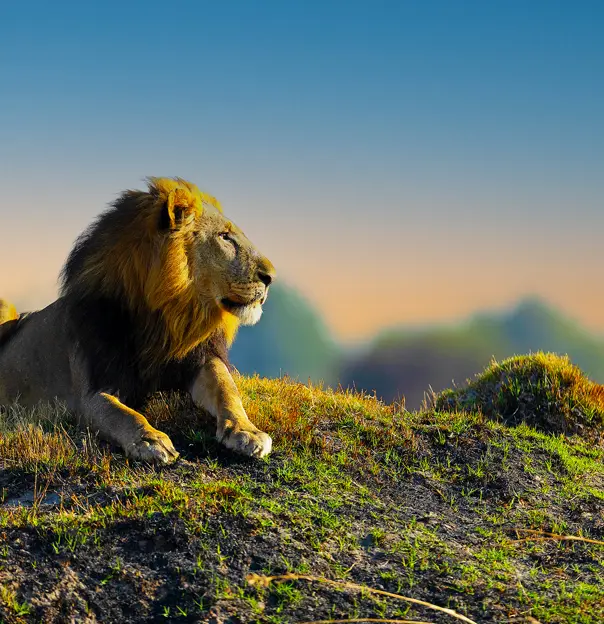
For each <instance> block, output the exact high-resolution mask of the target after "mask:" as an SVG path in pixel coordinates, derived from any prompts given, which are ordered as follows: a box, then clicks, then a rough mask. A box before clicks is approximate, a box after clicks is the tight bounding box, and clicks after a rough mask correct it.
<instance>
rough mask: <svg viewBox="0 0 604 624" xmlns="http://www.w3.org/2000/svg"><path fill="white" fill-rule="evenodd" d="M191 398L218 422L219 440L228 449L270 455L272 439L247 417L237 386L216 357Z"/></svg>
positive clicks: (195, 386)
mask: <svg viewBox="0 0 604 624" xmlns="http://www.w3.org/2000/svg"><path fill="white" fill-rule="evenodd" d="M191 396H192V397H193V401H194V402H195V404H196V405H198V406H199V407H202V408H204V409H205V410H207V411H208V412H210V414H212V415H213V416H214V417H215V418H216V438H217V439H218V440H219V441H220V442H222V444H224V445H225V446H226V447H227V448H229V449H232V450H233V451H237V452H238V453H243V454H244V455H249V456H252V457H263V456H264V455H268V454H269V453H270V452H271V448H272V444H273V443H272V440H271V438H270V436H269V435H268V434H266V433H264V432H263V431H260V430H259V429H258V428H257V427H256V426H255V425H254V424H253V423H252V422H251V421H250V419H249V418H248V417H247V414H246V413H245V410H244V409H243V404H242V402H241V397H240V396H239V391H238V390H237V386H236V385H235V382H234V381H233V378H232V377H231V374H230V373H229V371H228V369H227V367H226V365H225V364H224V362H222V361H221V360H220V359H218V358H216V357H213V358H210V359H209V360H208V361H207V362H206V363H205V364H204V366H203V368H202V369H201V371H200V372H199V375H198V376H197V378H196V379H195V382H194V383H193V387H192V388H191Z"/></svg>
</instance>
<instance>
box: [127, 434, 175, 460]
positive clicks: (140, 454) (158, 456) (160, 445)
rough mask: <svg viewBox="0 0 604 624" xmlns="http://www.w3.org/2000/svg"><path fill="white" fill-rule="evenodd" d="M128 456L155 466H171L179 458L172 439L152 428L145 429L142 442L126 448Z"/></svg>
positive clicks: (139, 441)
mask: <svg viewBox="0 0 604 624" xmlns="http://www.w3.org/2000/svg"><path fill="white" fill-rule="evenodd" d="M126 455H128V457H131V458H132V459H139V460H141V461H146V462H151V463H154V464H171V463H172V462H173V461H176V459H177V458H178V453H177V452H176V449H175V448H174V445H173V444H172V441H171V440H170V438H169V437H168V436H167V435H166V434H165V433H162V432H161V431H158V430H157V429H151V428H149V429H145V431H144V432H143V433H142V435H141V438H140V440H138V441H137V442H133V443H132V444H130V445H129V446H128V447H127V448H126Z"/></svg>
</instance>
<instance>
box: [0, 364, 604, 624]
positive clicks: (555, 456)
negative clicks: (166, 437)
mask: <svg viewBox="0 0 604 624" xmlns="http://www.w3.org/2000/svg"><path fill="white" fill-rule="evenodd" d="M237 382H238V384H239V387H240V389H241V391H242V394H243V397H244V404H245V407H246V410H247V411H248V414H249V415H250V418H251V419H252V420H253V421H254V422H255V423H256V424H257V425H258V426H259V427H261V428H263V429H264V430H266V431H268V432H269V433H270V434H271V435H272V436H273V438H274V441H275V447H274V453H273V454H272V455H271V456H270V457H269V458H267V459H266V460H262V461H257V462H253V461H247V460H244V459H239V458H236V457H234V456H233V455H231V454H230V453H229V452H227V451H225V450H223V449H221V447H220V446H219V445H218V444H217V443H216V442H215V441H214V440H213V437H212V428H211V424H209V423H208V419H207V417H205V416H203V415H199V414H196V413H195V410H194V409H192V407H191V405H190V404H189V402H188V401H187V400H185V399H183V398H180V397H165V396H159V397H156V398H154V399H153V401H152V402H151V403H150V405H149V406H148V409H147V413H148V414H149V416H150V419H151V420H152V421H153V423H154V424H155V425H156V426H158V427H160V428H162V429H163V430H164V431H166V432H167V433H169V434H170V435H171V436H172V438H173V440H174V442H175V444H176V446H177V447H178V449H179V450H180V451H182V460H181V461H179V462H178V463H177V464H176V465H174V466H171V467H167V468H164V469H158V468H154V467H151V466H146V465H141V464H136V463H132V462H129V461H128V460H126V459H124V458H123V456H122V455H121V454H120V453H119V452H115V451H114V450H112V449H110V448H108V447H107V446H106V445H104V444H103V443H100V442H98V441H97V440H95V439H94V438H92V437H90V436H89V435H85V434H83V433H81V432H78V431H77V430H76V429H74V428H73V426H72V425H70V424H69V423H68V421H67V420H66V414H65V412H64V411H62V410H61V408H60V407H58V406H46V407H44V406H41V407H40V408H39V409H37V410H35V411H34V412H33V413H32V412H26V411H24V410H22V409H20V408H18V407H16V406H15V407H13V408H10V409H8V410H6V409H5V410H4V411H2V412H0V465H2V468H3V470H2V473H0V493H1V499H2V501H3V502H2V505H1V506H0V588H1V589H0V620H1V621H4V622H7V623H12V622H29V621H50V620H52V619H53V618H57V617H62V618H73V619H75V620H76V621H81V620H85V619H86V617H90V615H91V614H93V615H94V616H95V617H96V618H97V619H98V620H100V621H120V622H130V621H132V622H135V621H136V622H138V621H150V622H151V621H200V620H201V621H204V620H208V619H211V618H212V617H214V618H217V619H218V620H220V619H222V620H225V621H229V618H231V620H232V621H237V618H238V619H239V621H246V622H272V623H275V622H299V621H310V620H314V619H328V618H335V619H337V618H352V617H389V618H397V617H398V618H404V617H406V618H409V619H421V620H427V621H434V622H445V621H453V620H451V618H450V617H448V616H446V615H444V614H442V613H441V614H439V613H436V612H434V611H431V610H429V609H427V608H425V607H421V606H418V605H409V604H405V603H402V602H400V601H396V600H393V599H391V598H387V597H383V596H375V595H372V594H370V593H368V592H358V591H354V590H352V589H350V588H344V587H333V586H329V585H325V584H320V583H313V584H310V583H308V582H305V581H304V580H288V581H287V582H283V583H277V582H275V583H268V584H265V585H262V584H254V585H251V584H250V583H248V582H247V580H246V578H247V576H248V575H249V574H256V575H261V576H262V575H266V576H271V575H282V574H302V575H311V576H318V577H323V578H326V579H331V580H335V581H342V582H351V583H356V584H360V585H362V586H365V587H368V588H375V589H382V590H385V591H388V592H393V593H397V594H403V595H405V596H410V597H414V598H416V599H419V600H424V601H426V602H430V603H433V604H435V605H439V606H441V607H448V608H451V609H454V610H455V611H457V612H459V613H461V614H464V615H466V616H467V617H469V618H471V619H473V620H475V621H476V622H504V621H509V620H510V619H514V618H516V619H517V621H522V620H518V618H521V617H527V616H531V617H533V618H535V619H537V620H538V621H540V622H544V623H545V622H560V623H562V622H565V623H566V622H571V623H573V622H576V623H582V624H583V623H591V622H593V623H594V624H595V623H596V622H600V621H602V620H603V619H604V567H603V566H604V547H603V546H601V545H599V544H590V543H584V542H576V541H575V542H570V541H553V540H549V541H538V540H537V541H531V540H529V541H518V539H519V538H526V534H522V533H521V532H520V531H519V532H517V531H516V529H518V530H520V529H534V530H540V531H549V532H552V533H557V534H570V535H575V536H581V535H582V536H584V537H590V538H594V539H596V540H600V539H602V538H603V537H604V526H603V525H602V522H601V517H602V512H603V510H604V488H603V487H602V484H603V482H604V481H603V480H604V462H603V459H604V452H603V450H602V447H601V446H600V445H599V444H598V443H597V437H598V436H597V434H598V432H599V430H600V425H601V420H600V416H599V415H598V414H600V412H598V411H597V410H598V409H600V408H599V407H598V405H599V403H598V400H599V397H600V396H601V394H600V390H601V389H600V388H599V387H597V386H595V385H594V384H591V382H589V381H587V380H586V379H585V378H584V377H582V376H581V375H580V372H579V371H577V369H575V368H574V367H572V366H571V365H570V363H569V362H568V361H566V360H564V359H556V358H554V357H552V356H545V355H542V354H539V355H536V356H530V357H525V358H515V359H514V360H509V361H506V362H503V363H502V364H501V365H493V366H492V367H491V368H490V369H488V370H487V371H486V372H485V373H484V374H483V375H482V376H480V377H478V378H477V379H476V380H475V381H474V382H473V383H472V384H470V387H469V389H468V390H466V391H464V390H454V391H450V392H447V393H445V394H444V395H442V396H441V397H437V399H436V404H435V407H434V408H432V409H429V410H425V411H422V412H414V413H410V412H406V411H404V410H403V409H401V408H400V406H391V405H384V404H382V403H380V402H379V401H377V400H375V399H374V398H372V397H368V396H363V395H359V394H355V393H352V392H334V391H331V390H326V389H322V388H321V387H315V386H312V387H308V386H304V385H301V384H296V383H291V382H289V381H288V380H267V379H259V378H245V377H241V378H238V379H237ZM464 392H465V394H464ZM512 393H515V394H514V396H516V399H517V401H518V403H517V407H518V405H519V406H520V408H519V410H520V411H519V412H516V416H518V414H522V415H523V418H522V419H519V418H517V417H515V419H514V421H513V422H511V421H510V419H509V417H508V416H506V414H507V410H508V409H509V405H510V404H509V403H508V402H506V401H507V399H506V401H504V400H500V399H499V398H498V397H499V396H506V397H507V396H508V394H510V395H511V394H512ZM531 393H533V395H532V396H533V397H534V398H533V399H530V396H531ZM470 396H472V397H474V399H473V400H474V401H475V403H472V402H471V401H470V398H469V397H470ZM536 401H547V405H542V404H541V403H537V402H536ZM555 401H558V403H555ZM498 406H499V407H498ZM531 406H532V409H533V412H531V411H530V409H529V408H531ZM578 406H580V407H578ZM499 408H501V411H500V412H498V411H497V410H498V409H499ZM514 409H516V408H514ZM535 410H536V411H537V412H539V417H538V419H537V418H536V417H535V416H534V411H535ZM562 418H563V419H564V422H565V423H566V425H565V431H566V433H565V434H562V433H561V432H560V431H559V427H558V425H559V423H560V422H562V420H561V419H562ZM527 423H528V424H527ZM573 423H574V424H573ZM578 423H581V424H582V425H583V426H582V427H579V426H577V425H578ZM548 427H549V429H548ZM19 501H25V502H23V504H19ZM124 595H128V596H132V597H133V599H132V600H131V601H130V602H129V606H128V605H125V602H124Z"/></svg>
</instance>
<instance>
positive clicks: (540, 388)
mask: <svg viewBox="0 0 604 624" xmlns="http://www.w3.org/2000/svg"><path fill="white" fill-rule="evenodd" d="M435 408H436V409H437V410H440V411H456V410H466V411H480V412H482V413H483V414H484V415H485V416H487V417H488V418H492V419H495V420H499V421H502V422H504V423H506V424H508V425H518V424H520V423H526V424H528V425H531V426H533V427H535V428H536V429H539V430H541V431H545V432H548V433H564V434H580V435H585V436H586V437H599V436H600V434H601V432H602V428H603V425H604V386H601V385H599V384H596V383H594V382H592V381H590V380H589V379H587V377H585V375H584V374H583V373H582V372H581V370H580V369H579V368H578V367H576V366H574V365H573V364H572V363H571V362H570V360H569V359H568V358H567V357H560V356H557V355H553V354H551V353H536V354H534V355H526V356H517V357H513V358H509V359H507V360H504V361H503V362H501V363H497V362H493V363H492V364H491V366H490V367H489V368H488V369H487V370H486V371H485V372H484V373H482V374H480V375H478V376H477V378H476V379H474V380H472V381H470V382H469V383H468V385H467V387H465V388H460V389H453V390H445V391H444V392H442V393H441V394H440V395H438V396H437V397H436V399H435Z"/></svg>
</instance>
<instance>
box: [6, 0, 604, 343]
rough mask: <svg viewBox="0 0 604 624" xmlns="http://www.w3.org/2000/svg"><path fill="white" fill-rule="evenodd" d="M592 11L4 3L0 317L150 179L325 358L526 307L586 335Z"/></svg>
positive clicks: (593, 186)
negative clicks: (193, 201)
mask: <svg viewBox="0 0 604 624" xmlns="http://www.w3.org/2000/svg"><path fill="white" fill-rule="evenodd" d="M603 23H604V5H603V4H601V3H599V2H596V1H585V2H582V3H580V4H579V5H575V4H571V3H564V2H549V1H548V2H545V1H537V0H536V1H535V2H531V3H530V4H529V3H525V2H520V1H518V0H515V1H511V2H507V3H505V4H504V3H488V4H486V3H482V2H478V1H468V2H460V3H450V2H447V1H444V0H441V1H432V0H430V1H425V2H404V3H403V2H396V1H394V0H393V1H375V2H369V1H365V2H360V1H356V0H351V1H349V2H337V1H334V2H331V3H319V2H299V3H296V2H292V3H287V4H285V3H280V2H276V1H262V2H258V3H254V4H251V3H246V2H240V1H234V0H232V1H227V2H224V3H220V4H219V3H210V2H203V1H202V2H175V3H171V4H169V5H168V4H166V3H160V2H148V3H145V5H144V8H142V5H138V6H135V5H122V4H121V3H118V2H113V1H110V2H106V3H103V4H102V5H101V4H99V5H93V4H88V3H75V2H74V3H71V2H65V3H61V5H50V4H48V3H44V2H27V3H21V4H17V3H15V4H13V5H10V6H9V5H7V6H6V7H4V8H3V9H2V20H1V23H0V35H1V36H0V78H1V80H2V83H1V84H2V85H3V97H2V98H1V99H0V183H1V185H2V189H3V196H2V199H1V200H0V206H1V211H2V221H1V225H0V228H1V230H0V232H1V236H0V297H5V298H7V299H10V300H14V301H15V302H17V303H18V304H19V305H20V306H25V307H38V306H42V305H45V304H46V303H49V302H50V301H51V300H52V298H53V297H54V296H55V294H56V283H57V276H58V273H59V271H60V268H61V266H62V263H63V262H64V260H65V258H66V256H67V254H68V253H69V250H70V248H71V245H72V244H73V241H74V239H75V237H76V236H77V235H78V234H79V233H80V232H81V231H82V230H83V229H84V228H85V227H86V226H87V225H88V224H89V223H90V221H91V220H92V219H93V218H94V216H96V215H97V214H98V213H99V212H100V211H101V210H103V209H104V208H105V206H106V205H107V204H108V203H109V202H110V201H112V200H113V199H114V198H115V196H116V195H117V194H118V193H119V192H121V191H122V190H124V189H126V188H133V187H140V186H141V185H142V178H143V177H144V176H147V175H180V176H182V177H185V178H188V179H191V180H192V181H194V182H196V183H197V184H198V185H199V186H200V187H202V188H203V189H205V190H207V191H209V192H211V193H212V194H214V195H216V196H217V197H218V198H219V199H220V200H221V201H222V203H223V205H224V207H225V212H226V213H227V214H228V215H229V216H231V217H232V218H233V219H234V221H236V222H237V223H238V224H239V225H240V226H241V227H242V228H243V229H244V231H245V232H246V233H247V234H248V235H249V237H250V238H251V239H252V240H253V241H254V242H255V243H256V244H257V246H258V247H259V248H260V249H261V250H262V251H263V252H264V253H266V254H267V255H268V256H269V257H270V258H271V260H272V261H273V263H274V264H275V266H276V267H277V270H278V272H279V275H280V276H281V277H282V278H283V279H284V280H285V281H286V282H287V283H289V284H291V285H292V286H294V287H295V288H296V289H298V290H299V291H300V292H301V293H302V294H303V295H304V296H305V297H307V298H308V299H309V301H310V302H311V303H312V304H313V305H314V306H316V308H317V309H318V310H319V311H320V312H321V314H322V316H323V317H324V318H325V321H326V323H327V325H328V327H329V328H330V329H331V330H332V331H333V332H334V333H335V335H336V336H337V337H338V338H341V339H344V340H360V339H363V338H367V337H371V336H372V335H374V334H376V333H377V332H379V331H380V330H381V329H383V328H386V327H392V326H397V325H409V324H421V323H432V322H442V321H447V320H449V319H450V320H460V319H463V318H465V317H467V316H469V315H471V314H473V313H475V312H476V311H480V310H489V309H502V308H505V307H510V306H512V305H514V303H515V302H517V301H519V300H521V299H523V298H525V297H526V296H531V295H536V296H539V297H541V298H543V299H544V300H545V301H547V302H549V303H550V304H551V305H553V306H555V307H556V308H557V309H559V310H560V311H562V312H563V313H564V314H567V315H569V316H571V317H572V318H575V319H576V320H577V321H579V322H580V323H581V324H582V325H584V326H585V327H586V328H587V329H589V330H591V331H594V332H598V333H600V332H603V331H604V315H603V314H602V310H603V309H604V293H603V292H602V290H601V289H599V288H598V285H599V283H600V281H601V275H600V267H601V266H603V264H604V246H603V245H602V244H601V242H600V232H601V231H602V230H603V229H604V210H603V208H604V205H603V201H602V198H603V197H604V176H603V175H602V170H603V165H604V117H603V116H602V114H601V111H602V110H604V82H603V81H602V79H601V77H602V75H604V40H603V39H602V37H601V26H602V24H603Z"/></svg>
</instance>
